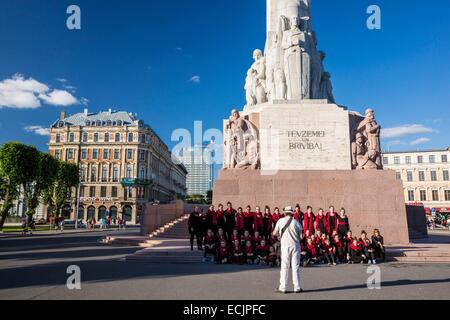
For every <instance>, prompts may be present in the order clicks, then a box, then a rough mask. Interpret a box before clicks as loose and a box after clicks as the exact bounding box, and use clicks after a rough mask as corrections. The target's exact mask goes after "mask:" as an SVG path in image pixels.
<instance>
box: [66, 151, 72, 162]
mask: <svg viewBox="0 0 450 320" xmlns="http://www.w3.org/2000/svg"><path fill="white" fill-rule="evenodd" d="M67 159H68V160H72V159H73V149H67Z"/></svg>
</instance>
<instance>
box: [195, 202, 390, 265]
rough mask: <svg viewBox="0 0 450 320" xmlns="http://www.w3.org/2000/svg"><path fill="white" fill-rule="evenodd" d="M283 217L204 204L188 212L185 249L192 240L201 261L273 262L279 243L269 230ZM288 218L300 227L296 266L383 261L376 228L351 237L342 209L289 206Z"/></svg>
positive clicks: (266, 211)
mask: <svg viewBox="0 0 450 320" xmlns="http://www.w3.org/2000/svg"><path fill="white" fill-rule="evenodd" d="M284 216H285V215H284V213H283V212H282V211H280V209H279V208H274V210H273V212H271V210H270V208H269V207H267V206H266V207H265V208H264V211H261V209H260V207H256V208H255V210H254V211H252V209H251V207H250V206H247V207H246V208H245V211H244V210H243V209H242V208H240V207H239V208H238V209H237V210H235V209H234V208H233V206H232V204H231V203H230V202H228V203H227V207H226V209H224V207H223V205H221V204H219V206H218V209H217V210H215V208H214V206H210V207H209V209H208V211H207V212H204V211H203V210H199V208H198V207H196V208H195V209H194V211H193V212H192V213H191V214H190V215H189V219H188V229H189V234H190V244H191V250H194V240H195V239H196V242H197V247H198V249H199V250H203V261H204V262H206V261H208V260H209V261H211V262H216V263H219V264H227V263H235V264H263V265H268V266H279V264H280V241H279V239H278V238H277V237H276V236H274V235H273V234H272V231H273V229H274V228H275V225H276V223H277V221H278V220H279V219H281V218H283V217H284ZM293 218H294V219H295V220H297V221H298V222H299V223H301V224H302V226H303V237H302V246H301V250H302V252H301V255H302V265H303V266H304V267H306V266H308V265H312V264H318V263H327V264H328V265H336V264H338V263H369V264H371V263H373V264H376V263H377V259H378V260H379V261H384V260H385V248H384V243H383V237H382V236H381V234H380V231H379V230H378V229H375V230H374V231H373V234H372V236H371V237H370V238H369V236H368V235H367V233H366V232H365V231H362V232H361V234H360V236H359V237H358V236H356V235H353V233H352V231H351V230H350V224H349V219H348V216H347V214H346V212H345V209H344V208H342V209H341V210H340V212H339V214H338V213H336V212H335V211H334V207H333V206H330V207H329V209H328V211H327V212H325V210H323V209H319V210H318V211H317V214H314V213H313V209H312V207H310V206H308V207H307V210H306V212H302V211H301V209H300V206H299V205H297V206H296V207H295V212H294V215H293Z"/></svg>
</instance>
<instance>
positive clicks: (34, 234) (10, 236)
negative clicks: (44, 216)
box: [0, 227, 139, 240]
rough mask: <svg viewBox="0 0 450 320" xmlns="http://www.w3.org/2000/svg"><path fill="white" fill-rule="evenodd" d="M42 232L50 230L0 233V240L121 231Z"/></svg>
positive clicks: (128, 229)
mask: <svg viewBox="0 0 450 320" xmlns="http://www.w3.org/2000/svg"><path fill="white" fill-rule="evenodd" d="M138 228H139V227H127V229H125V230H120V232H127V231H130V230H131V231H133V230H134V229H138ZM42 232H48V231H38V232H35V233H33V234H31V235H30V234H28V235H22V234H16V233H15V234H12V235H9V234H7V233H0V240H2V239H11V238H33V237H45V236H61V235H67V234H83V233H87V234H94V233H104V232H119V230H117V229H104V230H95V231H92V230H83V231H73V230H71V231H63V232H61V231H58V230H54V232H53V233H45V234H42Z"/></svg>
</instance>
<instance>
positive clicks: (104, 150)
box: [103, 149, 109, 160]
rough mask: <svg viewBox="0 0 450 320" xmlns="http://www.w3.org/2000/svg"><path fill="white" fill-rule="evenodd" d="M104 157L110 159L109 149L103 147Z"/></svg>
mask: <svg viewBox="0 0 450 320" xmlns="http://www.w3.org/2000/svg"><path fill="white" fill-rule="evenodd" d="M103 159H105V160H109V149H103Z"/></svg>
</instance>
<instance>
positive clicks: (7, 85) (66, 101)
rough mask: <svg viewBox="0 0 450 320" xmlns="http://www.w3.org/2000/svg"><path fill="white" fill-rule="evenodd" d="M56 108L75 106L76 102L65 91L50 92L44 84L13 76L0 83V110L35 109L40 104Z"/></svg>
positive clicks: (18, 75) (19, 75)
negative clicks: (43, 103)
mask: <svg viewBox="0 0 450 320" xmlns="http://www.w3.org/2000/svg"><path fill="white" fill-rule="evenodd" d="M42 101H43V102H45V103H47V104H50V105H56V106H68V105H72V104H77V103H78V100H77V99H76V98H75V97H74V96H72V94H70V93H69V92H67V91H65V90H53V91H52V90H51V89H50V88H49V86H48V85H46V84H45V83H42V82H39V81H37V80H35V79H33V78H28V79H25V77H24V76H23V75H21V74H15V75H13V76H12V77H11V78H10V79H4V80H2V81H0V108H3V107H4V108H16V109H36V108H39V107H41V102H42Z"/></svg>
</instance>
